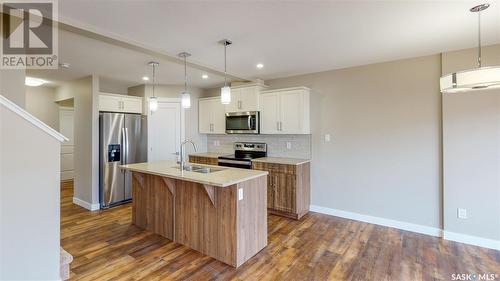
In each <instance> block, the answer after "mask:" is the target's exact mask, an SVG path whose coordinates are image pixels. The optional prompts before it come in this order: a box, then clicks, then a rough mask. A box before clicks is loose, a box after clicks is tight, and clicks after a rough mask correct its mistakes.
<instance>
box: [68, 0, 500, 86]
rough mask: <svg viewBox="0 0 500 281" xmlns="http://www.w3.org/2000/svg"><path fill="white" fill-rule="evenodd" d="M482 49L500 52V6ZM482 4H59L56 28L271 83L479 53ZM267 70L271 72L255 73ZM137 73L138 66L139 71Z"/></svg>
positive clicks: (88, 0) (488, 21) (487, 24)
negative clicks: (224, 42) (70, 27)
mask: <svg viewBox="0 0 500 281" xmlns="http://www.w3.org/2000/svg"><path fill="white" fill-rule="evenodd" d="M489 2H490V3H491V7H490V8H489V9H488V10H486V11H485V12H484V13H483V16H482V19H483V21H482V22H483V43H484V44H494V43H499V42H500V4H499V0H493V1H491V0H490V1H489ZM479 3H480V2H479V1H424V0H422V1H306V0H303V1H154V0H149V1H139V0H122V1H112V0H65V1H60V2H59V6H60V15H59V16H60V18H61V19H62V20H63V21H66V22H68V23H71V24H75V25H78V26H85V27H88V28H92V29H93V30H95V31H98V32H99V33H104V34H112V35H114V36H117V37H119V38H123V39H126V40H129V42H137V43H140V44H142V45H144V46H148V47H150V48H153V49H156V50H160V51H163V52H166V53H169V54H177V53H179V52H181V51H184V50H187V51H189V52H191V53H193V57H192V59H193V60H195V61H197V62H199V63H201V64H203V65H206V66H209V67H212V68H214V69H217V70H221V69H223V49H222V46H221V45H218V44H217V42H218V41H219V40H220V39H223V38H229V39H232V40H233V43H234V44H233V45H232V46H230V47H229V51H228V71H229V72H230V73H231V74H234V75H236V76H239V77H244V78H262V79H270V78H277V77H283V76H290V75H295V74H302V73H310V72H317V71H323V70H329V69H338V68H345V67H350V66H355V65H363V64H369V63H375V62H382V61H389V60H395V59H400V58H409V57H416V56H422V55H428V54H435V53H439V52H442V51H448V50H456V49H463V48H470V47H475V46H476V44H477V17H476V15H475V14H472V13H470V12H469V11H468V10H469V8H470V7H472V6H473V5H475V4H479ZM259 62H262V63H263V64H264V65H265V67H264V68H263V69H261V70H258V69H256V67H255V65H256V64H257V63H259ZM138 63H139V62H138Z"/></svg>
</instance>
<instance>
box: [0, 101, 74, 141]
mask: <svg viewBox="0 0 500 281" xmlns="http://www.w3.org/2000/svg"><path fill="white" fill-rule="evenodd" d="M0 104H1V105H3V106H4V107H6V108H7V109H9V110H10V111H12V112H14V113H16V114H17V115H19V116H20V117H22V118H24V119H25V120H26V121H28V122H30V123H31V124H33V125H34V126H35V127H37V128H39V129H41V130H42V131H44V132H46V133H47V134H49V135H51V136H53V137H54V138H56V139H57V140H58V141H60V142H64V141H68V138H67V137H65V136H63V135H62V134H61V133H59V132H57V131H56V130H54V129H52V128H51V127H50V126H49V125H47V124H45V123H43V122H42V121H40V119H38V118H36V117H35V116H33V115H31V114H29V113H28V112H27V111H26V110H24V109H22V108H21V107H19V106H18V105H17V104H15V103H13V102H12V101H10V100H9V99H7V98H6V97H4V96H2V95H0Z"/></svg>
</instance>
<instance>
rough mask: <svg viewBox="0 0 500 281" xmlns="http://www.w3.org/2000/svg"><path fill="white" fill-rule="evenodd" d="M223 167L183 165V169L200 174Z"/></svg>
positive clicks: (212, 171) (216, 170)
mask: <svg viewBox="0 0 500 281" xmlns="http://www.w3.org/2000/svg"><path fill="white" fill-rule="evenodd" d="M176 168H177V169H179V170H180V169H181V167H176ZM222 170H224V169H220V168H212V167H204V166H197V165H186V166H184V171H188V172H195V173H202V174H209V173H214V172H218V171H222Z"/></svg>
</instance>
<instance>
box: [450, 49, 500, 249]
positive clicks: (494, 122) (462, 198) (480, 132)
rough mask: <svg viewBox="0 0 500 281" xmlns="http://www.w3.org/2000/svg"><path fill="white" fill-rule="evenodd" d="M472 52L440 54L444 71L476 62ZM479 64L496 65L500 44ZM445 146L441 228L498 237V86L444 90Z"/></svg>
mask: <svg viewBox="0 0 500 281" xmlns="http://www.w3.org/2000/svg"><path fill="white" fill-rule="evenodd" d="M476 51H477V50H476V49H469V50H463V51H456V52H449V53H444V54H443V56H442V65H443V70H442V72H443V74H446V73H450V72H453V71H458V70H463V69H469V68H474V67H476V57H477V53H476ZM483 63H484V65H499V64H500V45H496V46H491V47H488V48H484V49H483ZM443 148H444V150H443V155H444V156H443V157H444V158H443V160H444V202H443V204H444V214H443V215H444V229H445V231H447V232H453V233H460V234H466V235H472V236H476V237H481V238H486V239H493V240H499V241H500V90H487V91H476V92H468V93H461V94H445V95H443ZM458 208H464V209H467V215H468V218H467V219H459V218H458V217H457V209H458ZM498 243H500V242H498Z"/></svg>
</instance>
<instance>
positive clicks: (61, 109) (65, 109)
mask: <svg viewBox="0 0 500 281" xmlns="http://www.w3.org/2000/svg"><path fill="white" fill-rule="evenodd" d="M64 112H71V113H72V115H73V124H71V125H72V126H73V136H70V137H71V141H72V142H73V145H72V146H73V149H72V152H71V154H73V163H72V165H73V170H71V171H72V178H71V179H64V180H74V179H75V160H74V157H75V139H74V136H75V119H74V118H75V115H74V114H75V108H74V107H68V106H59V131H61V119H62V118H61V115H62V114H63V113H64ZM64 145H65V144H64V143H63V144H62V145H61V148H62V146H64ZM61 150H62V149H61ZM59 153H60V154H62V153H61V151H60V152H59ZM60 157H61V158H62V155H61V156H60ZM59 166H60V172H61V173H62V165H61V161H59ZM61 178H62V177H61Z"/></svg>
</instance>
